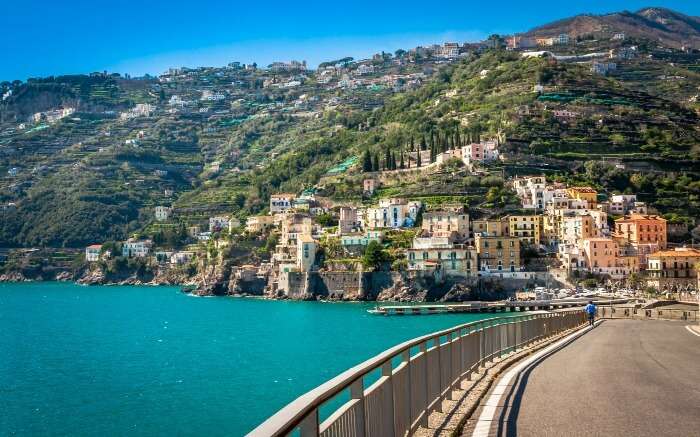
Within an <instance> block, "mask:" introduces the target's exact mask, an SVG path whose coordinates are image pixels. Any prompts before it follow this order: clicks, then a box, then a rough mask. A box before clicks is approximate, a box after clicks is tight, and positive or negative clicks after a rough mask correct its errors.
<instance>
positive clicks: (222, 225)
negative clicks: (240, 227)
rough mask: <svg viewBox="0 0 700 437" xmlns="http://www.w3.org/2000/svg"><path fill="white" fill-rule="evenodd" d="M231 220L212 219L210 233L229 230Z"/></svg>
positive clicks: (210, 220)
mask: <svg viewBox="0 0 700 437" xmlns="http://www.w3.org/2000/svg"><path fill="white" fill-rule="evenodd" d="M230 221H231V218H230V217H229V216H221V217H210V218H209V232H220V231H223V230H224V229H228V227H229V222H230Z"/></svg>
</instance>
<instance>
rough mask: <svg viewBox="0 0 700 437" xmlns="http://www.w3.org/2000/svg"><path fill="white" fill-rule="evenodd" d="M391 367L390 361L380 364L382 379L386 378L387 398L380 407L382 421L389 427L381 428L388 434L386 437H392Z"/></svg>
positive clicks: (392, 384)
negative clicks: (382, 416)
mask: <svg viewBox="0 0 700 437" xmlns="http://www.w3.org/2000/svg"><path fill="white" fill-rule="evenodd" d="M392 371H393V369H392V367H391V360H389V361H387V362H386V363H384V364H382V378H387V388H386V389H387V390H388V393H389V396H388V397H387V398H386V402H384V403H383V404H382V406H381V407H380V408H381V409H382V410H384V420H387V421H388V422H389V425H388V426H386V427H383V429H384V431H385V432H390V433H391V434H388V435H387V437H394V420H395V418H394V381H393V380H392ZM385 423H386V422H385Z"/></svg>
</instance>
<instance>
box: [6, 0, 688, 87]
mask: <svg viewBox="0 0 700 437" xmlns="http://www.w3.org/2000/svg"><path fill="white" fill-rule="evenodd" d="M657 1H658V0H657ZM647 6H663V7H667V8H670V9H675V10H677V11H679V12H682V13H685V14H688V15H696V16H700V1H697V0H677V1H665V2H662V3H660V2H659V3H656V4H650V3H648V2H644V1H636V0H626V1H621V0H606V1H599V0H590V1H585V2H584V1H574V0H571V1H568V2H564V1H559V0H557V1H554V0H549V1H543V0H530V1H513V0H500V1H498V2H495V1H483V0H481V1H474V0H461V1H453V0H445V1H414V0H402V1H396V0H374V1H367V0H358V1H353V2H348V1H333V0H325V1H318V0H306V1H304V2H296V1H289V0H286V1H276V0H268V1H264V2H256V1H240V0H229V1H221V0H198V1H191V0H170V1H168V2H163V1H160V0H140V1H135V0H120V1H116V2H100V1H95V0H91V1H86V0H59V1H56V0H52V1H47V0H44V1H39V0H23V1H14V2H3V4H2V6H1V7H0V11H1V13H0V16H2V19H1V20H0V80H14V79H20V80H25V79H26V78H28V77H40V76H49V75H59V74H74V73H90V72H93V71H104V70H106V71H109V72H118V73H122V74H124V73H128V74H131V75H132V76H139V75H143V74H145V73H149V74H160V73H162V72H164V71H166V70H167V69H168V68H170V67H181V66H187V67H197V66H222V65H226V64H228V63H229V62H232V61H240V62H243V63H252V62H257V63H258V65H263V66H266V65H268V64H269V63H271V62H273V61H285V60H291V59H298V60H306V61H307V62H308V63H309V64H310V65H311V66H315V65H317V64H318V63H319V62H323V61H327V60H332V59H338V58H342V57H345V56H353V57H355V58H356V59H361V58H365V57H368V56H370V55H371V54H373V53H377V52H380V51H382V50H383V51H388V52H393V51H394V50H396V49H399V48H404V49H408V48H411V47H415V46H417V45H428V44H433V43H441V42H444V41H456V42H468V41H478V40H480V39H483V38H485V37H487V36H488V35H490V34H492V33H499V34H510V33H514V32H522V31H525V30H528V29H530V28H532V27H535V26H538V25H542V24H545V23H547V22H550V21H553V20H557V19H560V18H566V17H569V16H572V15H576V14H580V13H596V14H600V13H608V12H615V11H620V10H629V11H636V10H638V9H641V8H643V7H647Z"/></svg>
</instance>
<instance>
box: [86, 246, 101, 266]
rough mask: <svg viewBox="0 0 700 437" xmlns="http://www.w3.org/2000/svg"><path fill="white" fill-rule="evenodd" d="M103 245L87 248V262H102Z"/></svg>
mask: <svg viewBox="0 0 700 437" xmlns="http://www.w3.org/2000/svg"><path fill="white" fill-rule="evenodd" d="M100 251H102V245H101V244H92V245H90V246H88V247H86V248H85V261H87V262H95V261H99V260H100Z"/></svg>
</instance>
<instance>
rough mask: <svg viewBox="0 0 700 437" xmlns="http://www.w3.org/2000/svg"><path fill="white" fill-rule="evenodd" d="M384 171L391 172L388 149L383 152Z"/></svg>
mask: <svg viewBox="0 0 700 437" xmlns="http://www.w3.org/2000/svg"><path fill="white" fill-rule="evenodd" d="M384 170H391V151H390V150H389V148H388V147H387V148H386V149H385V151H384Z"/></svg>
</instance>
